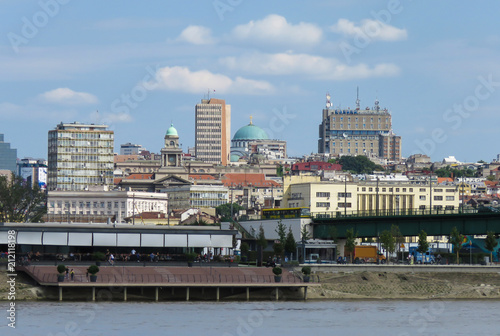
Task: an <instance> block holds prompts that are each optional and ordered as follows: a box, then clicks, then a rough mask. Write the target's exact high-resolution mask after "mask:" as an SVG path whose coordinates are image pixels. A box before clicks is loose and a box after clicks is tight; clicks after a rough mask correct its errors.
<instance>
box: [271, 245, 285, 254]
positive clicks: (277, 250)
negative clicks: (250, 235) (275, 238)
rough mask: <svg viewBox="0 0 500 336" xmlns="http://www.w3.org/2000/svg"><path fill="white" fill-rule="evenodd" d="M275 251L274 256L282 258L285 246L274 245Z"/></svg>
mask: <svg viewBox="0 0 500 336" xmlns="http://www.w3.org/2000/svg"><path fill="white" fill-rule="evenodd" d="M273 250H274V254H275V255H276V256H281V255H282V254H283V251H284V250H285V249H284V248H283V244H281V243H274V245H273Z"/></svg>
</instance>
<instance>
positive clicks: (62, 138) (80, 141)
mask: <svg viewBox="0 0 500 336" xmlns="http://www.w3.org/2000/svg"><path fill="white" fill-rule="evenodd" d="M107 128H108V126H107V125H94V124H81V123H77V122H75V123H71V124H64V123H60V124H59V125H57V126H56V128H55V129H54V130H50V131H49V139H48V179H47V182H48V183H47V185H48V190H66V191H79V190H88V188H89V187H90V186H92V185H105V186H109V187H110V186H112V185H113V160H114V154H113V151H114V133H113V131H111V130H108V129H107Z"/></svg>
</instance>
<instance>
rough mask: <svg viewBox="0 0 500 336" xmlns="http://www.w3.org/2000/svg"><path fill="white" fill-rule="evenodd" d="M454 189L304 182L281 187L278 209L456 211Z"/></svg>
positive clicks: (391, 184) (424, 186)
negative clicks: (283, 189) (283, 188)
mask: <svg viewBox="0 0 500 336" xmlns="http://www.w3.org/2000/svg"><path fill="white" fill-rule="evenodd" d="M459 202H460V197H459V190H458V187H456V186H441V185H433V186H432V187H431V186H429V185H417V184H409V183H400V182H392V183H390V182H379V183H378V185H377V182H349V181H347V182H344V183H343V182H330V181H305V182H299V183H291V184H288V185H286V186H285V193H284V195H283V203H282V204H283V205H282V207H285V208H286V207H310V211H311V213H321V212H324V213H327V212H330V213H331V212H340V214H350V213H353V212H362V211H371V212H374V213H376V212H377V210H378V211H379V214H383V213H393V214H398V213H405V212H406V213H407V212H408V210H410V209H413V210H415V209H418V210H429V209H433V210H439V211H441V210H442V211H445V210H446V211H450V210H456V209H458V208H459Z"/></svg>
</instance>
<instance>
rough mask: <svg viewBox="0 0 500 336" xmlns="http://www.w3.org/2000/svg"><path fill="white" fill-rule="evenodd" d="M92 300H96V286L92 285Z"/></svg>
mask: <svg viewBox="0 0 500 336" xmlns="http://www.w3.org/2000/svg"><path fill="white" fill-rule="evenodd" d="M92 302H95V287H92Z"/></svg>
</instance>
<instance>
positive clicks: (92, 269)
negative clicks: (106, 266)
mask: <svg viewBox="0 0 500 336" xmlns="http://www.w3.org/2000/svg"><path fill="white" fill-rule="evenodd" d="M87 272H89V273H90V274H92V275H96V274H97V272H99V266H96V265H90V266H89V268H87Z"/></svg>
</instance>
